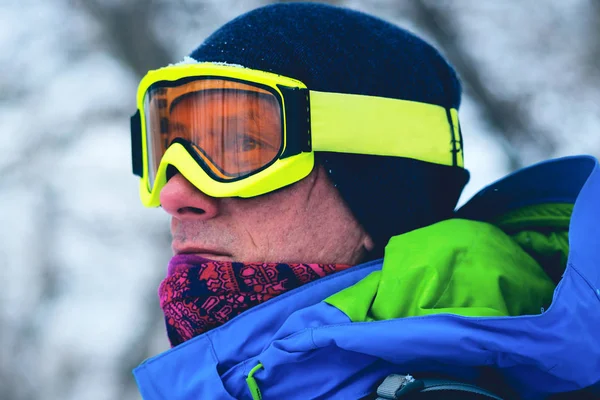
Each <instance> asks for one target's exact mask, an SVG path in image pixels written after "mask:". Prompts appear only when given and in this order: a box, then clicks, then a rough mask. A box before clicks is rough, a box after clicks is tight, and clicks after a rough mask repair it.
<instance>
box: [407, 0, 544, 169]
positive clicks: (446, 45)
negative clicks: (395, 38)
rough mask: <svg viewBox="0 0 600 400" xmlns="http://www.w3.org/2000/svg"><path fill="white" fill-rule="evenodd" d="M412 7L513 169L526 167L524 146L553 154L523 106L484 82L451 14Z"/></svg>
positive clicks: (418, 1) (417, 3)
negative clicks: (497, 136) (475, 103)
mask: <svg viewBox="0 0 600 400" xmlns="http://www.w3.org/2000/svg"><path fill="white" fill-rule="evenodd" d="M412 4H413V6H414V10H415V13H416V22H417V23H419V24H420V25H421V26H422V28H423V29H425V31H426V32H427V33H429V34H430V35H431V36H432V37H433V38H434V39H435V40H436V41H437V42H438V43H439V44H440V46H441V47H442V49H443V52H444V54H445V55H446V56H447V57H448V59H449V61H450V63H451V64H453V65H454V66H455V67H456V69H457V71H458V73H459V75H460V76H461V77H462V79H463V80H464V82H465V83H466V85H467V86H468V87H469V88H470V89H471V92H472V94H473V96H474V97H475V99H476V100H477V101H478V102H479V104H480V105H481V108H482V111H483V113H484V115H485V117H486V119H487V120H488V121H489V123H490V124H491V125H492V126H493V127H494V128H495V130H496V131H497V132H498V133H499V134H500V135H501V136H502V137H501V139H502V142H503V144H504V147H505V150H506V152H507V155H508V157H509V160H510V164H511V168H512V169H513V170H514V169H518V168H520V167H522V166H523V164H524V160H522V158H521V155H520V152H519V151H518V149H519V148H521V147H522V146H523V145H524V144H533V145H536V147H537V148H539V149H540V150H541V151H542V152H544V153H545V154H551V153H552V152H553V151H554V148H555V143H554V142H553V140H552V139H551V138H550V137H548V135H546V134H544V133H543V132H540V131H539V130H537V129H535V128H532V127H531V121H529V120H528V118H527V117H526V115H525V113H524V112H523V109H522V108H521V107H520V103H519V102H518V101H505V100H501V99H499V98H498V97H497V96H496V95H495V94H494V92H493V91H492V90H491V89H490V88H489V86H488V85H487V84H486V83H485V82H484V79H483V78H482V77H481V74H480V73H479V72H478V71H477V69H476V62H475V60H474V59H473V57H471V56H470V55H469V53H468V52H467V51H466V50H465V49H464V48H463V47H462V46H460V41H459V40H458V39H457V37H458V33H457V30H456V27H455V26H454V24H453V23H452V21H451V19H450V18H448V16H447V14H446V13H444V12H441V11H440V10H439V9H438V8H437V7H436V6H434V5H433V3H431V2H428V1H425V0H413V1H412Z"/></svg>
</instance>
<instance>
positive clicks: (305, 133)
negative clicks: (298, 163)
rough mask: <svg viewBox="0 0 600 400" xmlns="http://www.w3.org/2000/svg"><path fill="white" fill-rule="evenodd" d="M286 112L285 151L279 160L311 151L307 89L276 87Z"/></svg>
mask: <svg viewBox="0 0 600 400" xmlns="http://www.w3.org/2000/svg"><path fill="white" fill-rule="evenodd" d="M277 87H278V88H279V90H280V91H281V94H282V95H283V101H284V103H285V109H286V110H287V112H286V116H285V118H287V121H285V123H284V125H285V127H286V128H285V129H286V130H287V131H286V134H285V137H286V139H285V140H286V142H285V150H284V151H283V154H281V157H280V158H287V157H291V156H295V155H296V154H300V153H303V152H306V153H308V152H311V151H312V139H311V130H310V127H311V122H310V100H309V95H308V93H309V92H308V89H303V88H297V87H289V86H283V85H277Z"/></svg>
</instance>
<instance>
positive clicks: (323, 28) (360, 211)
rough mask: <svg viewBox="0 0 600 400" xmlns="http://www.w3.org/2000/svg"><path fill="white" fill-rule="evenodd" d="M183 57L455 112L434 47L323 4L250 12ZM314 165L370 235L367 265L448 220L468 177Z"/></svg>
mask: <svg viewBox="0 0 600 400" xmlns="http://www.w3.org/2000/svg"><path fill="white" fill-rule="evenodd" d="M190 56H191V57H192V58H193V59H195V60H198V61H210V62H225V63H230V64H240V65H243V66H245V67H247V68H252V69H259V70H263V71H269V72H274V73H277V74H280V75H284V76H289V77H292V78H295V79H298V80H300V81H302V82H303V83H304V84H305V85H306V86H307V87H308V88H309V89H310V90H316V91H326V92H338V93H352V94H362V95H371V96H381V97H389V98H396V99H404V100H412V101H418V102H424V103H431V104H436V105H439V106H442V107H445V108H456V109H458V107H459V105H460V99H461V86H460V82H459V80H458V78H457V75H456V73H455V71H454V70H453V68H452V67H451V66H450V65H449V64H448V63H447V62H446V60H445V59H444V58H443V57H442V56H441V55H440V53H439V52H438V51H437V50H436V49H435V48H433V47H432V46H431V45H429V44H428V43H426V42H425V41H423V40H422V39H420V38H418V37H417V36H415V35H413V34H411V33H410V32H408V31H406V30H404V29H401V28H399V27H397V26H395V25H393V24H390V23H388V22H386V21H383V20H381V19H379V18H376V17H373V16H370V15H367V14H364V13H361V12H358V11H354V10H350V9H345V8H340V7H335V6H330V5H325V4H317V3H284V4H272V5H268V6H264V7H261V8H258V9H255V10H253V11H250V12H248V13H246V14H243V15H241V16H239V17H237V18H235V19H233V20H232V21H230V22H228V23H226V24H225V25H223V26H222V27H221V28H219V29H218V30H217V31H216V32H214V33H213V34H212V35H211V36H209V37H208V38H207V39H206V40H205V41H204V42H203V43H202V44H201V45H200V46H199V47H198V48H197V49H196V50H194V51H193V52H192V53H191V54H190ZM365 134H366V135H368V134H369V133H368V132H365ZM316 158H317V161H318V162H319V163H320V164H322V165H323V166H324V167H325V169H326V170H327V172H328V174H329V177H330V179H331V180H332V181H333V183H334V185H335V186H336V187H337V189H338V191H339V192H340V194H341V196H342V198H343V199H344V201H345V202H346V204H347V205H348V206H349V207H350V209H351V210H352V212H353V214H354V215H355V217H356V218H357V220H358V221H359V223H360V224H361V225H362V226H363V227H364V228H365V230H366V231H367V232H368V233H369V234H370V236H371V237H372V238H373V240H374V242H375V245H376V248H375V250H374V251H373V253H372V254H371V255H370V257H369V258H370V259H374V258H378V257H380V256H382V255H383V249H384V247H385V245H386V244H387V242H388V240H389V239H390V238H391V237H392V236H394V235H398V234H401V233H404V232H408V231H411V230H414V229H417V228H420V227H423V226H427V225H430V224H432V223H435V222H438V221H441V220H443V219H447V218H449V217H451V216H452V214H453V211H454V208H455V207H456V203H457V201H458V198H459V196H460V194H461V192H462V190H463V188H464V186H465V185H466V183H467V181H468V180H469V173H468V171H467V170H465V169H463V168H460V167H449V166H443V165H438V164H431V163H427V162H423V161H418V160H413V159H407V158H399V157H384V156H372V155H361V154H343V153H316Z"/></svg>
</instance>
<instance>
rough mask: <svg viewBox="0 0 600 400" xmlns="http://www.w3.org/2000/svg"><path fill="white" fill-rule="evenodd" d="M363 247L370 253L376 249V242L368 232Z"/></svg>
mask: <svg viewBox="0 0 600 400" xmlns="http://www.w3.org/2000/svg"><path fill="white" fill-rule="evenodd" d="M363 247H364V248H365V250H367V251H368V252H371V251H373V249H374V248H375V242H373V239H372V238H371V236H370V235H369V234H368V233H366V232H365V237H364V238H363Z"/></svg>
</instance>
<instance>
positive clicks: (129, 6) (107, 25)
mask: <svg viewBox="0 0 600 400" xmlns="http://www.w3.org/2000/svg"><path fill="white" fill-rule="evenodd" d="M77 4H78V5H81V6H82V8H83V9H84V10H85V11H86V12H87V13H88V14H89V15H90V16H92V17H93V18H94V19H95V20H96V21H98V23H99V24H100V26H101V27H102V30H103V33H104V36H105V37H106V42H107V43H108V45H109V50H110V51H111V52H112V53H113V54H114V55H115V56H116V57H117V58H118V59H120V60H122V61H123V63H124V64H125V65H126V66H127V67H129V68H130V69H131V70H132V71H133V72H134V73H135V74H136V75H137V76H138V77H141V76H143V75H145V74H146V72H148V70H150V69H155V68H159V67H162V66H165V65H167V64H168V63H169V62H171V61H172V60H171V58H172V55H171V53H170V52H169V51H168V49H167V48H166V47H165V46H164V45H163V44H162V43H160V41H159V40H158V37H157V36H156V34H155V33H154V30H153V29H152V26H151V23H152V15H153V12H154V11H155V8H154V1H153V0H131V1H129V2H124V3H123V4H121V5H119V6H107V5H103V4H101V1H98V0H79V1H77Z"/></svg>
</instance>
